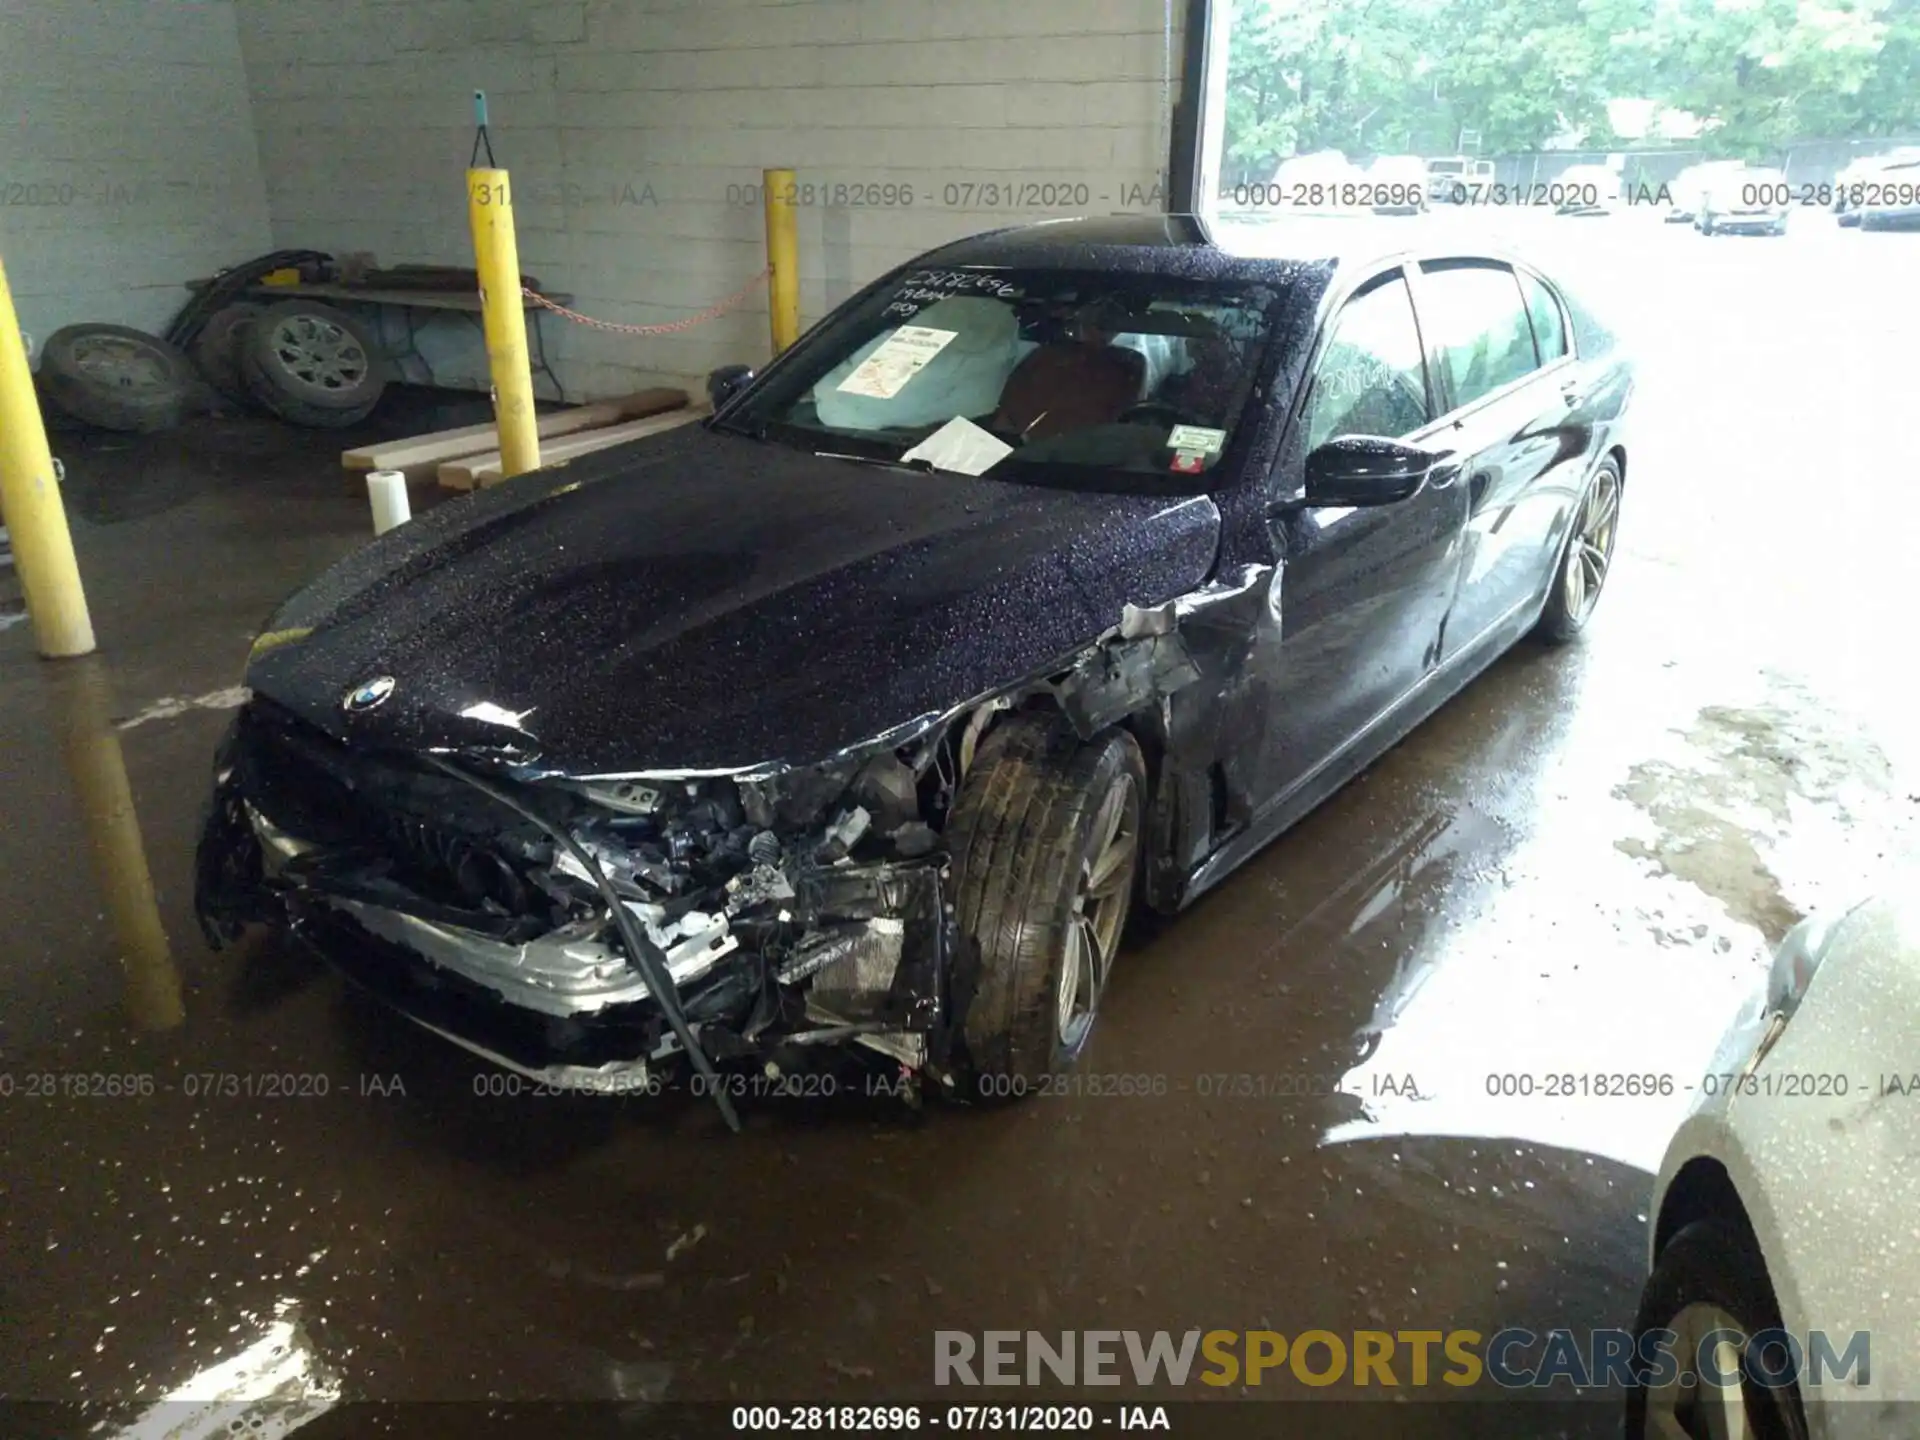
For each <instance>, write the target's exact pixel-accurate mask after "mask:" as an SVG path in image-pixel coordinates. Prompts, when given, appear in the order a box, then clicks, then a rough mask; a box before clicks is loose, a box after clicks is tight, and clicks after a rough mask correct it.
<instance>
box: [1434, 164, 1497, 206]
mask: <svg viewBox="0 0 1920 1440" xmlns="http://www.w3.org/2000/svg"><path fill="white" fill-rule="evenodd" d="M1426 165H1427V201H1428V203H1429V204H1433V205H1460V204H1469V203H1471V202H1472V200H1473V199H1474V198H1475V197H1477V196H1479V195H1482V194H1484V193H1485V191H1486V189H1487V187H1488V186H1490V185H1492V184H1493V183H1494V182H1493V177H1494V169H1493V162H1492V161H1491V160H1476V159H1474V158H1472V157H1471V156H1467V155H1448V156H1444V157H1442V158H1440V159H1435V160H1429V161H1427V162H1426Z"/></svg>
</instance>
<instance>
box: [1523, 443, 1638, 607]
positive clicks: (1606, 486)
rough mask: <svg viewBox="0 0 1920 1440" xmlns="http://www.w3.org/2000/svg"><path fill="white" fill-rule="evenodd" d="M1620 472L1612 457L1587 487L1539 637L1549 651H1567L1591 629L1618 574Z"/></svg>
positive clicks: (1570, 529)
mask: <svg viewBox="0 0 1920 1440" xmlns="http://www.w3.org/2000/svg"><path fill="white" fill-rule="evenodd" d="M1620 489H1621V482H1620V467H1619V465H1618V464H1616V463H1615V462H1614V460H1613V459H1612V458H1611V457H1609V458H1608V459H1605V460H1602V461H1601V462H1600V468H1599V469H1598V470H1596V471H1594V473H1593V479H1592V480H1590V481H1589V482H1588V483H1587V493H1586V494H1585V495H1583V496H1582V497H1581V498H1580V505H1579V508H1578V509H1576V510H1575V511H1574V512H1573V523H1572V524H1571V525H1570V526H1569V527H1568V528H1567V540H1566V544H1565V545H1563V546H1562V547H1561V550H1560V563H1559V564H1558V565H1556V566H1554V570H1553V586H1552V589H1550V590H1549V591H1548V592H1547V605H1546V609H1544V610H1543V611H1541V613H1540V624H1539V627H1538V629H1537V630H1536V632H1535V633H1537V634H1538V635H1539V637H1540V638H1541V639H1542V640H1544V641H1546V642H1547V643H1548V644H1549V645H1565V644H1568V643H1569V642H1571V641H1573V640H1575V639H1577V638H1578V637H1579V635H1580V633H1581V632H1582V631H1584V630H1585V629H1586V628H1587V621H1588V620H1589V619H1591V618H1592V616H1593V611H1594V607H1595V606H1596V605H1598V604H1599V603H1600V592H1601V590H1602V589H1603V588H1604V587H1605V585H1606V583H1607V576H1608V574H1610V573H1611V571H1612V569H1613V549H1614V542H1615V541H1616V539H1617V538H1618V536H1619V531H1620Z"/></svg>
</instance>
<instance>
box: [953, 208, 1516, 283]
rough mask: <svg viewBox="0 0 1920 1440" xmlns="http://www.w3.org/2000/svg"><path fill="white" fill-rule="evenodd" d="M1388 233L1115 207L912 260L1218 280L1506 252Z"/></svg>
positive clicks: (1341, 224) (1337, 224) (1312, 220)
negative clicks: (1115, 211) (1413, 242)
mask: <svg viewBox="0 0 1920 1440" xmlns="http://www.w3.org/2000/svg"><path fill="white" fill-rule="evenodd" d="M1399 239H1400V237H1399V236H1398V235H1397V234H1393V235H1389V234H1388V233H1387V232H1382V231H1380V230H1377V229H1376V228H1375V227H1374V226H1373V225H1370V224H1367V223H1365V222H1364V221H1362V222H1359V223H1356V221H1355V220H1354V219H1352V218H1350V217H1343V216H1337V215H1336V216H1300V217H1290V218H1288V219H1284V220H1263V221H1259V222H1255V223H1250V224H1233V223H1226V224H1221V223H1217V222H1212V221H1209V220H1207V219H1205V218H1203V217H1201V216H1197V215H1186V214H1171V215H1161V214H1125V215H1108V216H1101V217H1089V218H1085V219H1073V220H1043V221H1039V222H1037V223H1035V224H1031V225H1016V226H1010V227H1008V228H1006V229H1003V230H989V231H987V232H986V233H984V234H981V235H974V236H970V237H969V238H967V239H965V240H957V241H954V242H953V243H952V244H950V245H945V246H942V247H941V248H940V249H938V250H933V251H930V252H929V253H928V254H926V255H924V256H922V257H921V259H920V261H919V262H917V263H933V262H938V263H940V264H943V265H979V266H1008V267H1016V266H1026V267H1030V268H1035V269H1047V270H1056V269H1057V270H1069V269H1086V270H1137V271H1139V272H1141V273H1143V274H1158V275H1177V276H1181V277H1183V278H1192V279H1207V278H1217V279H1223V280H1246V279H1279V278H1284V277H1285V276H1286V275H1287V274H1293V275H1298V274H1299V272H1300V271H1301V270H1303V269H1305V270H1318V271H1322V272H1329V273H1330V272H1332V271H1334V270H1336V269H1339V270H1346V269H1349V268H1362V267H1372V266H1375V265H1380V264H1385V263H1387V262H1389V261H1392V260H1395V259H1418V258H1423V257H1428V256H1432V255H1468V256H1473V255H1482V256H1486V257H1488V258H1490V259H1501V260H1511V259H1514V258H1516V257H1515V256H1514V255H1512V254H1511V252H1510V251H1509V250H1508V249H1507V248H1506V247H1504V246H1502V245H1500V244H1497V243H1492V242H1489V243H1484V244H1483V243H1478V242H1476V241H1474V240H1473V239H1472V238H1471V237H1462V238H1461V240H1460V241H1458V242H1456V243H1451V244H1444V245H1438V246H1435V245H1426V246H1408V245H1406V244H1405V243H1392V242H1393V241H1395V240H1399Z"/></svg>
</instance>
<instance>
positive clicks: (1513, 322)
mask: <svg viewBox="0 0 1920 1440" xmlns="http://www.w3.org/2000/svg"><path fill="white" fill-rule="evenodd" d="M1415 278H1416V280H1417V282H1418V283H1417V286H1416V288H1415V290H1414V301H1415V305H1416V307H1417V309H1418V312H1419V316H1420V327H1421V331H1422V334H1423V335H1424V336H1425V339H1426V345H1427V359H1428V364H1429V367H1430V368H1431V370H1432V372H1433V376H1434V383H1435V386H1436V388H1437V390H1438V391H1439V394H1440V397H1441V399H1440V404H1441V406H1442V414H1441V423H1440V428H1439V430H1438V432H1437V434H1436V436H1435V438H1434V442H1433V443H1435V444H1436V445H1437V446H1439V447H1440V448H1443V449H1449V450H1452V451H1454V452H1455V454H1456V455H1457V456H1458V458H1459V463H1460V467H1461V468H1460V482H1459V483H1460V486H1461V488H1462V490H1463V491H1464V494H1465V499H1466V506H1467V526H1466V537H1465V544H1464V545H1463V546H1462V548H1461V551H1460V561H1459V568H1458V571H1457V574H1456V577H1455V586H1454V595H1453V603H1452V606H1451V610H1450V613H1449V615H1448V616H1447V619H1446V625H1445V632H1444V636H1443V639H1442V641H1441V646H1440V659H1441V663H1442V664H1444V663H1446V661H1447V660H1449V659H1451V658H1452V657H1453V656H1455V655H1458V654H1459V653H1461V652H1462V651H1463V650H1465V649H1468V648H1469V647H1471V646H1472V645H1473V644H1474V643H1475V642H1477V641H1479V640H1482V639H1484V638H1486V637H1488V636H1489V635H1490V634H1491V633H1492V632H1494V631H1495V630H1497V629H1498V628H1499V627H1500V626H1501V624H1502V622H1504V621H1506V620H1509V619H1512V618H1514V617H1515V616H1516V615H1517V613H1518V612H1520V611H1521V610H1523V609H1524V608H1525V607H1526V606H1527V605H1529V604H1530V603H1532V602H1534V601H1537V600H1538V598H1539V596H1540V594H1541V592H1542V588H1543V587H1544V585H1545V584H1546V578H1547V570H1548V567H1549V566H1550V564H1551V563H1552V558H1553V557H1552V554H1551V547H1552V545H1553V542H1554V539H1555V537H1556V535H1557V533H1558V527H1559V520H1560V517H1561V516H1562V514H1564V512H1565V510H1566V507H1567V504H1568V495H1567V494H1566V489H1567V487H1568V486H1569V485H1571V484H1573V483H1576V482H1577V477H1578V475H1579V473H1580V467H1579V466H1578V464H1577V461H1578V458H1579V456H1580V455H1581V454H1582V453H1584V450H1585V448H1586V432H1585V430H1584V429H1583V428H1582V427H1581V426H1579V425H1578V424H1577V423H1575V417H1576V416H1577V414H1578V400H1579V389H1578V386H1577V384H1576V383H1575V382H1576V372H1577V362H1576V361H1575V360H1574V358H1573V356H1572V355H1571V353H1570V351H1571V346H1570V343H1569V340H1568V331H1567V323H1566V318H1565V316H1564V315H1563V314H1562V313H1561V310H1560V306H1559V302H1558V300H1557V299H1556V298H1555V297H1554V295H1553V294H1552V292H1551V291H1550V290H1548V289H1547V288H1546V287H1545V285H1543V284H1542V283H1541V281H1540V280H1539V277H1537V276H1534V275H1532V274H1530V273H1528V272H1524V271H1521V272H1516V271H1515V270H1514V268H1513V267H1512V266H1510V265H1507V264H1504V263H1502V262H1500V261H1496V260H1487V259H1444V260H1429V261H1425V262H1423V263H1422V264H1421V265H1420V267H1419V270H1418V273H1417V275H1416V277H1415ZM1536 327H1537V328H1538V332H1539V333H1538V335H1536V333H1535V332H1536ZM1569 461H1573V462H1576V463H1573V464H1572V465H1569V464H1568V463H1567V462H1569Z"/></svg>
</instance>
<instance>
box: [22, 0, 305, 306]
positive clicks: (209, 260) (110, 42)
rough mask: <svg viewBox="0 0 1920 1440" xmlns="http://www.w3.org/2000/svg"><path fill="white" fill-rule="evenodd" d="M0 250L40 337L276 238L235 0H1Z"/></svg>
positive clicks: (176, 299)
mask: <svg viewBox="0 0 1920 1440" xmlns="http://www.w3.org/2000/svg"><path fill="white" fill-rule="evenodd" d="M0 107H4V112H3V113H4V114H5V116H6V123H5V126H4V129H0V256H4V257H5V259H6V264H7V275H8V278H9V279H10V280H11V282H12V285H13V290H14V299H15V301H16V302H17V304H18V306H19V309H20V316H21V323H22V325H23V326H24V327H25V328H26V330H27V331H28V333H29V334H31V335H32V336H33V337H34V339H35V341H36V342H38V341H40V340H44V339H45V338H46V336H47V335H48V334H49V333H50V332H51V331H53V330H55V329H57V328H58V327H60V326H62V325H67V324H72V323H74V322H77V321H108V322H112V323H115V324H121V325H135V326H138V327H140V328H141V329H145V330H157V329H160V328H162V327H163V326H164V325H165V324H166V322H167V321H168V320H169V319H171V318H172V316H173V313H174V311H176V310H177V309H179V307H180V305H181V304H182V303H183V302H184V301H185V300H186V299H187V292H186V291H185V290H184V289H182V288H181V286H182V282H183V281H185V280H187V279H188V278H190V277H192V276H195V275H205V274H209V273H211V272H212V271H213V270H215V269H217V268H218V267H219V266H222V265H227V264H231V263H232V262H234V261H235V260H242V259H245V258H246V257H248V256H250V255H257V254H259V253H260V252H261V251H263V250H265V249H267V248H268V243H269V228H268V223H267V206H266V192H265V189H264V188H263V186H262V184H261V178H260V165H259V157H258V155H257V153H256V151H255V149H254V141H253V123H252V119H251V117H250V115H249V114H248V102H247V85H246V77H245V73H244V71H243V70H242V67H241V61H240V46H239V36H238V31H237V29H236V27H235V19H234V9H233V4H232V0H201V3H183V0H167V3H164V4H158V3H154V0H5V3H0Z"/></svg>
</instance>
